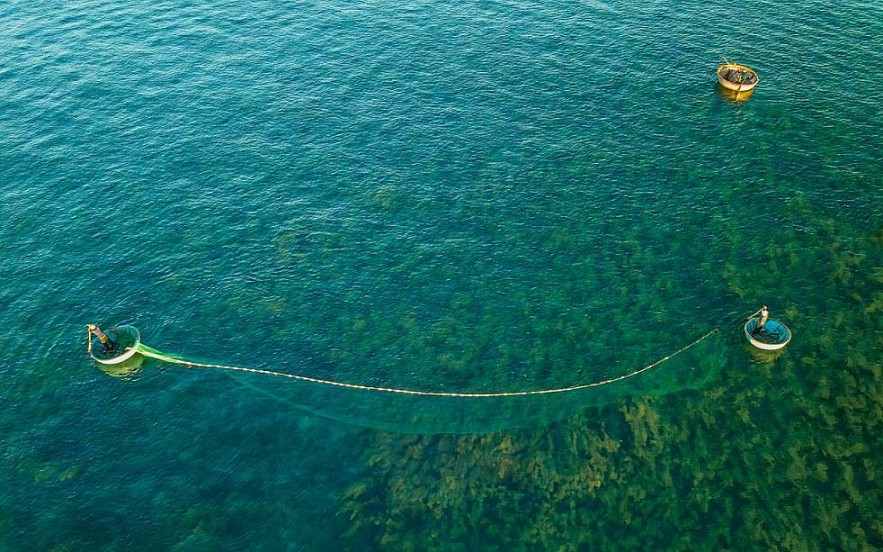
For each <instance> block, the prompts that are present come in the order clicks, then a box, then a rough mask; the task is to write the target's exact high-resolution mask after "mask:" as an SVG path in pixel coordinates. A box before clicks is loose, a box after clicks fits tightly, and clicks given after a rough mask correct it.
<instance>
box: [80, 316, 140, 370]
mask: <svg viewBox="0 0 883 552" xmlns="http://www.w3.org/2000/svg"><path fill="white" fill-rule="evenodd" d="M105 333H107V337H109V338H110V340H111V341H113V342H114V343H116V344H117V346H116V347H115V348H114V349H112V350H110V351H106V350H105V348H104V345H102V344H101V342H100V341H99V340H98V337H96V336H94V335H91V334H90V335H89V356H90V357H92V360H94V361H95V362H98V363H100V364H121V363H123V362H125V361H127V360H129V359H130V358H132V357H133V356H135V355H136V354H138V345H139V344H140V343H141V333H140V332H139V331H138V328H136V327H135V326H127V325H123V326H117V327H116V328H113V329H110V330H108V331H107V332H105Z"/></svg>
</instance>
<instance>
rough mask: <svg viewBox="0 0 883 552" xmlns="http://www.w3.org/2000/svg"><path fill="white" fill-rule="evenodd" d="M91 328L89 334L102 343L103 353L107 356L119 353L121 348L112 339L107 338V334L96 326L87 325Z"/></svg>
mask: <svg viewBox="0 0 883 552" xmlns="http://www.w3.org/2000/svg"><path fill="white" fill-rule="evenodd" d="M87 327H88V328H89V333H90V334H92V335H94V336H95V337H97V338H98V342H99V343H101V345H102V349H101V353H102V354H105V355H112V354H114V353H116V352H117V350H118V349H119V348H120V345H119V343H117V342H116V341H113V340H112V339H111V338H109V337H107V334H106V333H104V332H102V331H101V328H99V327H98V326H96V325H95V324H89V325H87Z"/></svg>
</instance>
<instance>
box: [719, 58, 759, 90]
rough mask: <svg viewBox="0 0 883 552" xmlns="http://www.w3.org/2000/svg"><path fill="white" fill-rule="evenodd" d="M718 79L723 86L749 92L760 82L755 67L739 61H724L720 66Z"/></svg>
mask: <svg viewBox="0 0 883 552" xmlns="http://www.w3.org/2000/svg"><path fill="white" fill-rule="evenodd" d="M717 80H718V82H720V83H721V86H723V87H724V88H726V89H727V90H732V91H734V92H748V91H749V90H752V89H754V87H755V86H757V83H759V82H760V78H758V76H757V73H756V72H754V69H752V68H750V67H747V66H745V65H739V64H738V63H724V64H723V65H721V66H720V67H718V68H717Z"/></svg>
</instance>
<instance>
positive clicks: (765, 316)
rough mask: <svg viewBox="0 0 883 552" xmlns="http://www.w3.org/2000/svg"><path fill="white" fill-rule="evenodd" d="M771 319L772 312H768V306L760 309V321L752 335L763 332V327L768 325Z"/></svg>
mask: <svg viewBox="0 0 883 552" xmlns="http://www.w3.org/2000/svg"><path fill="white" fill-rule="evenodd" d="M769 317H770V311H768V310H767V308H766V305H764V306H762V307H760V320H758V321H757V326H755V327H754V329H753V330H752V331H751V334H752V335H757V334H759V333H760V332H762V331H763V326H764V324H766V321H767V320H768V319H769Z"/></svg>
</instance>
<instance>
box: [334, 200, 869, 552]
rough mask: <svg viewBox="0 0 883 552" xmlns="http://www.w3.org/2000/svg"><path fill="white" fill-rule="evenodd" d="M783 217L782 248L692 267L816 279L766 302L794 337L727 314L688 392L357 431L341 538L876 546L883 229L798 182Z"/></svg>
mask: <svg viewBox="0 0 883 552" xmlns="http://www.w3.org/2000/svg"><path fill="white" fill-rule="evenodd" d="M787 218H788V219H789V220H787V221H784V222H785V224H783V226H784V227H789V226H790V228H791V230H788V231H787V232H786V233H787V234H788V235H786V236H784V238H785V239H783V240H781V243H784V244H788V245H784V246H778V245H773V246H765V248H764V250H762V251H757V252H755V253H757V254H756V255H752V256H751V258H752V260H751V262H748V261H739V260H737V259H736V258H735V256H734V257H733V260H732V261H728V262H727V263H725V265H724V266H723V269H722V270H717V272H716V273H714V274H709V275H708V276H709V281H713V280H714V279H716V281H718V282H720V286H721V288H722V289H723V290H725V293H726V294H727V296H728V297H730V298H735V299H751V300H753V299H755V298H758V297H763V296H764V294H765V293H766V290H768V289H769V288H770V287H771V286H773V285H775V283H776V280H777V278H779V276H780V275H781V273H782V272H784V271H787V272H788V273H795V272H799V273H802V274H805V275H806V277H807V278H809V279H810V280H813V281H815V282H816V286H817V288H816V290H815V293H817V295H818V297H825V299H824V300H818V301H815V302H813V303H812V304H811V306H801V305H800V304H796V303H795V304H788V305H785V306H784V307H785V308H784V312H780V315H781V318H783V319H784V320H788V321H789V324H791V327H792V329H793V330H795V336H796V337H795V341H794V343H792V344H791V345H789V347H788V348H786V350H785V351H784V352H783V353H782V354H780V355H778V356H774V355H773V356H770V355H768V356H762V355H757V354H755V353H754V352H753V351H751V350H749V348H748V347H747V346H745V345H744V344H743V343H742V341H741V338H740V337H739V336H738V335H736V334H738V328H734V329H733V331H732V332H731V333H732V334H733V335H732V336H730V339H729V343H728V347H729V348H730V349H731V353H730V354H729V355H728V357H729V363H728V365H727V366H726V367H725V368H724V369H723V370H722V372H721V374H720V375H719V376H718V377H717V378H716V379H715V380H714V381H712V382H710V383H709V384H708V385H707V386H705V387H704V388H702V389H700V390H690V391H685V392H682V393H675V394H671V395H667V396H662V397H647V396H644V397H641V396H635V397H630V398H625V399H620V400H619V401H618V402H616V403H614V404H611V405H609V406H604V407H600V408H589V409H586V410H585V411H583V412H582V413H580V414H579V415H576V416H572V417H570V418H568V419H566V420H563V421H559V422H556V423H554V424H552V425H551V426H546V427H538V428H535V429H526V430H517V431H505V432H498V433H491V434H485V435H436V436H426V435H422V436H421V435H400V434H394V433H381V432H377V433H372V434H370V435H368V436H366V437H365V439H366V443H364V454H363V457H362V459H361V461H362V463H363V465H364V467H366V468H370V469H365V470H364V473H365V475H364V477H363V478H361V479H360V480H358V481H356V482H355V483H353V484H352V485H350V486H349V488H348V489H347V490H346V491H345V493H344V495H343V496H342V497H341V507H340V511H339V512H338V515H339V517H340V518H341V520H342V521H343V522H344V523H347V524H348V527H349V529H348V532H347V533H346V535H345V537H344V538H345V539H346V542H347V543H349V544H348V548H349V549H350V550H357V549H361V548H362V547H364V544H365V543H366V542H373V543H374V544H375V545H376V546H377V548H382V549H387V550H427V549H432V550H439V549H444V550H478V549H481V550H539V549H542V550H753V549H775V550H800V551H806V550H830V549H842V550H875V549H880V548H881V547H883V518H881V516H880V512H881V510H883V486H881V479H880V478H881V477H883V456H881V455H880V454H879V451H880V450H883V438H881V435H883V431H881V430H883V428H881V427H880V426H881V422H883V377H881V376H883V374H881V372H883V357H881V351H883V286H881V284H883V228H874V229H867V228H861V229H858V230H854V229H852V227H851V226H849V225H845V224H839V223H838V222H837V221H836V220H835V219H834V218H833V217H831V216H825V215H823V214H820V213H819V212H814V211H813V210H812V209H811V208H810V206H809V202H808V201H806V200H805V198H803V197H802V196H801V195H800V194H798V195H796V196H794V198H793V199H792V200H791V201H790V202H789V204H788V207H787ZM807 220H811V221H812V223H811V224H810V225H809V226H807V223H806V222H805V221H807ZM800 221H803V222H800ZM789 222H791V223H794V224H788V223H789ZM798 222H799V224H798ZM721 230H726V229H721ZM813 244H814V245H813ZM731 246H732V247H734V248H735V247H739V246H744V244H741V245H740V244H735V243H733V244H731ZM743 258H745V257H743ZM758 259H759V260H760V262H758Z"/></svg>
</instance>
